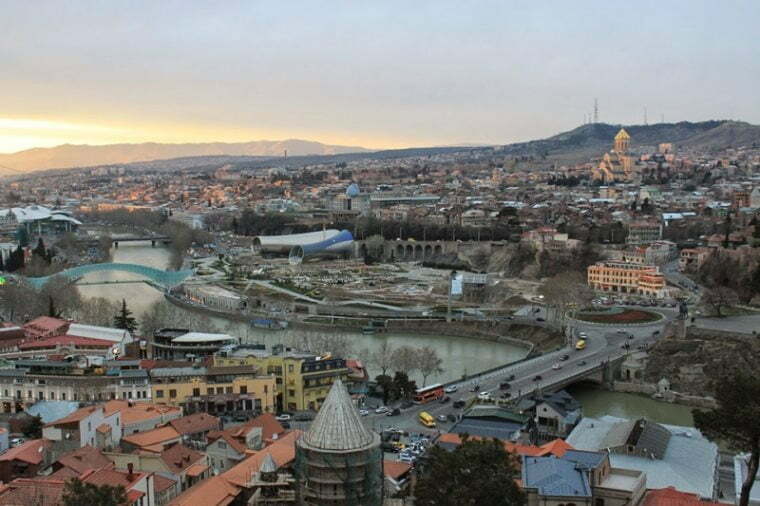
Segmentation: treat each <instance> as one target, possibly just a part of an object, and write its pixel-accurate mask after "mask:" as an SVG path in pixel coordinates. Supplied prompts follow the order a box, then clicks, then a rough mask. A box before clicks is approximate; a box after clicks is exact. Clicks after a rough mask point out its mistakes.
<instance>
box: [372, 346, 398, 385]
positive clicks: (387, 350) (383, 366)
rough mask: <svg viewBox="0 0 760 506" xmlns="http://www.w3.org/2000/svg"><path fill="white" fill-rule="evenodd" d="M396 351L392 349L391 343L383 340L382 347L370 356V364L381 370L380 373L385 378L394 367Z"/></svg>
mask: <svg viewBox="0 0 760 506" xmlns="http://www.w3.org/2000/svg"><path fill="white" fill-rule="evenodd" d="M394 351H395V350H394V349H393V347H391V343H390V342H388V340H387V339H383V341H382V342H381V343H380V346H378V347H377V349H376V350H375V351H373V352H371V353H370V354H369V362H370V363H371V364H372V365H374V366H375V367H377V368H378V369H380V373H381V374H382V375H383V376H385V375H386V374H388V371H389V370H390V369H391V367H393V352H394Z"/></svg>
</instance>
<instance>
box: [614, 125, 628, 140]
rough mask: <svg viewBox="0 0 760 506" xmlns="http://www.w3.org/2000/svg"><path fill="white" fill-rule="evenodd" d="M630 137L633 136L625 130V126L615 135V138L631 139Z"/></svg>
mask: <svg viewBox="0 0 760 506" xmlns="http://www.w3.org/2000/svg"><path fill="white" fill-rule="evenodd" d="M630 138H631V136H630V135H628V132H626V131H625V128H621V129H620V131H619V132H618V133H617V135H616V136H615V140H620V139H630Z"/></svg>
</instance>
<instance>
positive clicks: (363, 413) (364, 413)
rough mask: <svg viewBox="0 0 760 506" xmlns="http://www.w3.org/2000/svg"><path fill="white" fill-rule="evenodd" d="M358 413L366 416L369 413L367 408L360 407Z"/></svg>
mask: <svg viewBox="0 0 760 506" xmlns="http://www.w3.org/2000/svg"><path fill="white" fill-rule="evenodd" d="M359 415H361V416H367V415H369V410H366V409H360V410H359Z"/></svg>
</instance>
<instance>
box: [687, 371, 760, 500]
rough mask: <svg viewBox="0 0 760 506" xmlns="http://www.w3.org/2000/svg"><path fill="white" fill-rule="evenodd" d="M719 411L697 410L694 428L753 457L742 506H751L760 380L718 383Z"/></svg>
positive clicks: (758, 453)
mask: <svg viewBox="0 0 760 506" xmlns="http://www.w3.org/2000/svg"><path fill="white" fill-rule="evenodd" d="M715 400H716V401H717V403H718V407H717V408H715V409H712V410H710V411H701V410H694V411H693V412H692V413H693V415H694V425H695V426H696V428H697V429H699V430H700V431H701V432H702V433H703V434H704V435H705V436H706V437H708V438H710V439H712V440H715V441H722V442H724V443H725V444H727V445H728V446H729V447H731V448H732V449H733V450H736V451H743V452H748V453H749V460H748V461H747V476H746V477H745V479H744V482H743V483H742V487H741V493H740V495H739V506H747V505H748V504H749V493H750V490H751V489H752V485H753V484H754V483H755V476H756V475H757V471H758V463H760V423H758V422H757V421H758V420H760V378H758V377H757V376H754V375H752V374H747V373H743V372H738V373H735V374H734V375H733V376H729V377H726V378H723V379H722V380H721V381H718V382H716V387H715Z"/></svg>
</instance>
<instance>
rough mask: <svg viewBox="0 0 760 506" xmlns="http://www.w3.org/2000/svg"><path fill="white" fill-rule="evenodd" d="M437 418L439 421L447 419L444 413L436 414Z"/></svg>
mask: <svg viewBox="0 0 760 506" xmlns="http://www.w3.org/2000/svg"><path fill="white" fill-rule="evenodd" d="M437 418H438V421H439V422H445V421H446V420H447V418H446V415H438V416H437Z"/></svg>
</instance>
